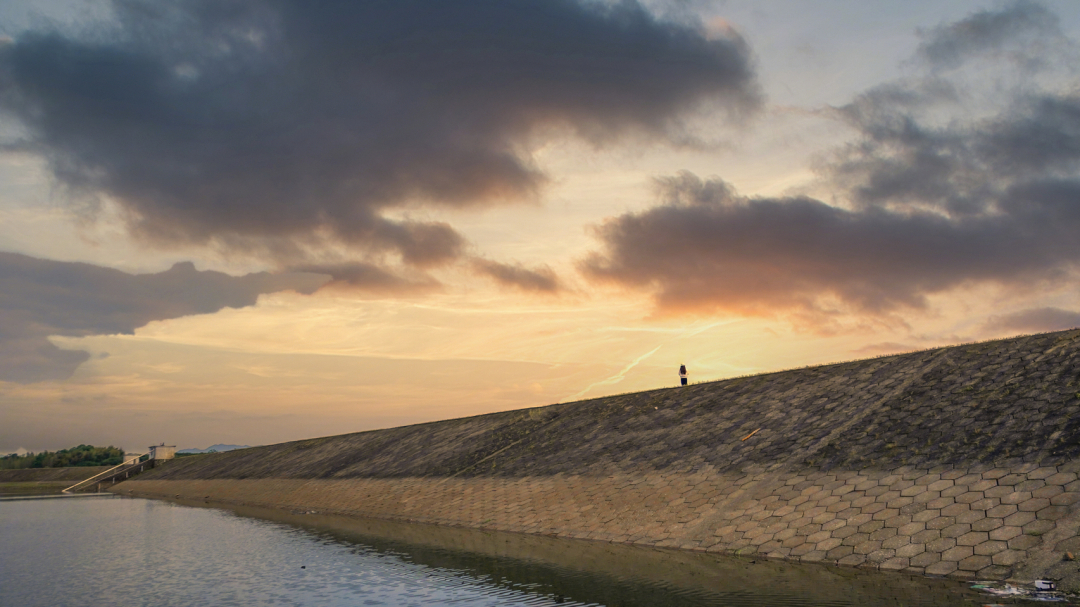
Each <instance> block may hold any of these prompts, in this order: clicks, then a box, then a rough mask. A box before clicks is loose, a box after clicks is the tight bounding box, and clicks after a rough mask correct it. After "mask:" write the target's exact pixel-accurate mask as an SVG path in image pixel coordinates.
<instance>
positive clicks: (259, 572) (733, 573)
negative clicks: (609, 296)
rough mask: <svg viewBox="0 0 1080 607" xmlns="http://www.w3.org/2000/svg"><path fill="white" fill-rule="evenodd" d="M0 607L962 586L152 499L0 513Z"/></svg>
mask: <svg viewBox="0 0 1080 607" xmlns="http://www.w3.org/2000/svg"><path fill="white" fill-rule="evenodd" d="M0 538H2V545H3V548H2V550H0V605H19V606H20V607H32V606H37V605H41V606H49V607H53V606H63V605H125V606H126V605H133V606H136V605H146V606H155V607H156V606H172V605H177V606H179V605H222V606H231V605H237V606H240V605H243V606H249V605H283V606H285V605H302V606H337V605H342V606H344V605H349V606H355V605H371V606H377V605H386V606H390V607H399V606H401V607H412V606H415V607H428V606H440V605H453V606H461V607H474V606H476V607H480V606H500V607H503V606H505V607H511V606H517V605H522V606H536V607H540V606H548V605H566V606H577V605H607V606H611V607H615V606H619V607H635V606H648V607H684V606H685V607H690V606H699V605H724V606H728V607H758V606H766V605H767V606H770V607H777V606H780V607H848V606H851V607H855V606H858V607H867V606H872V605H889V606H895V605H911V606H938V605H941V606H946V605H963V604H970V603H967V601H966V600H965V599H971V598H975V599H978V598H982V597H980V596H978V595H974V594H972V593H970V592H969V591H967V589H966V588H965V587H964V586H962V585H959V584H957V583H955V582H947V581H940V580H927V579H922V578H912V577H907V576H898V575H885V574H878V573H874V572H864V571H857V570H851V569H847V570H843V569H832V568H825V567H820V566H819V567H814V566H798V565H790V564H784V563H771V562H760V563H754V562H751V561H748V560H741V559H730V558H729V559H724V558H720V557H714V556H710V555H701V554H691V553H684V552H671V551H660V550H653V549H644V548H636V547H632V546H616V545H610V544H602V543H595V542H581V541H570V540H558V539H553V538H545V537H538V536H526V535H519V534H500V533H494V532H485V531H475V530H465V529H452V528H442V527H430V526H418V525H402V524H396V523H389V522H385V521H363V520H358V519H349V518H345V517H332V516H307V515H291V514H286V513H281V512H276V511H263V510H256V509H245V508H237V509H234V510H220V509H213V508H204V507H192V506H188V505H181V504H176V503H171V502H164V501H155V500H144V499H131V498H124V499H104V500H42V501H35V502H5V503H3V504H0Z"/></svg>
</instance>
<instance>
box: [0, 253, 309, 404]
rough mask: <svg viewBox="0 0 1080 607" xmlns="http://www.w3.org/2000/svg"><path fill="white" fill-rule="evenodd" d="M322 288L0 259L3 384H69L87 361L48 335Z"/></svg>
mask: <svg viewBox="0 0 1080 607" xmlns="http://www.w3.org/2000/svg"><path fill="white" fill-rule="evenodd" d="M326 280H327V277H326V276H324V275H317V274H300V273H288V274H269V273H267V272H259V273H255V274H247V275H245V276H229V275H228V274H223V273H221V272H212V271H202V272H200V271H198V270H196V269H195V266H194V265H192V264H191V263H190V262H186V263H178V264H176V265H174V266H173V267H172V268H171V269H169V270H166V271H164V272H159V273H157V274H138V275H133V274H127V273H125V272H121V271H119V270H114V269H111V268H103V267H100V266H94V265H90V264H85V263H70V262H60V261H49V260H45V259H36V258H33V257H27V256H25V255H19V254H17V253H3V252H0V285H2V288H0V381H11V382H19V383H31V382H38V381H46V380H61V379H66V378H68V377H70V376H71V374H72V373H74V372H75V369H76V368H77V367H78V366H79V365H80V364H82V363H83V362H85V361H86V360H88V359H89V354H88V353H86V352H81V351H72V350H61V349H60V348H57V347H56V346H55V345H53V344H52V343H51V342H49V340H48V337H49V336H50V335H64V336H72V337H80V336H85V335H101V334H118V333H120V334H130V333H133V332H134V331H135V329H137V328H139V327H141V326H143V325H145V324H147V323H148V322H150V321H154V320H164V319H168V318H178V317H181V316H189V315H192V314H210V313H213V312H217V311H218V310H221V309H222V308H242V307H245V306H250V305H254V304H255V302H256V300H257V299H258V297H259V295H261V294H263V293H273V292H276V291H283V290H294V291H298V292H300V293H305V294H309V293H312V292H314V291H315V290H316V289H318V288H319V287H320V286H321V285H322V284H323V283H325V282H326Z"/></svg>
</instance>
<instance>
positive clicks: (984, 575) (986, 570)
mask: <svg viewBox="0 0 1080 607" xmlns="http://www.w3.org/2000/svg"><path fill="white" fill-rule="evenodd" d="M1009 577H1012V568H1011V567H1003V566H1001V565H990V566H989V567H983V568H982V569H980V570H979V571H978V572H977V573H976V574H975V579H977V580H1004V579H1008V578H1009Z"/></svg>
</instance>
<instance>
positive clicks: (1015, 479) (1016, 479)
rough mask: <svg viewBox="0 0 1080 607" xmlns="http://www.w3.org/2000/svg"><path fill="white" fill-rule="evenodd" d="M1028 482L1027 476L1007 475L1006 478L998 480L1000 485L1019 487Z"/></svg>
mask: <svg viewBox="0 0 1080 607" xmlns="http://www.w3.org/2000/svg"><path fill="white" fill-rule="evenodd" d="M1026 480H1027V475H1025V474H1015V473H1013V474H1006V475H1005V476H1003V477H1001V478H999V479H997V484H998V485H1017V484H1020V483H1022V482H1024V481H1026Z"/></svg>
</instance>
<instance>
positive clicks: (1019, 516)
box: [1004, 512, 1035, 527]
mask: <svg viewBox="0 0 1080 607" xmlns="http://www.w3.org/2000/svg"><path fill="white" fill-rule="evenodd" d="M1033 520H1035V513H1034V512H1017V513H1014V514H1010V515H1009V516H1006V517H1005V519H1004V521H1005V524H1006V525H1009V526H1015V527H1022V526H1024V525H1026V524H1028V523H1030V522H1031V521H1033Z"/></svg>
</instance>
